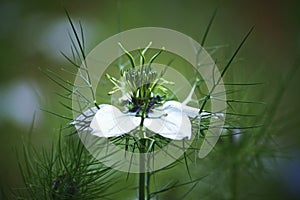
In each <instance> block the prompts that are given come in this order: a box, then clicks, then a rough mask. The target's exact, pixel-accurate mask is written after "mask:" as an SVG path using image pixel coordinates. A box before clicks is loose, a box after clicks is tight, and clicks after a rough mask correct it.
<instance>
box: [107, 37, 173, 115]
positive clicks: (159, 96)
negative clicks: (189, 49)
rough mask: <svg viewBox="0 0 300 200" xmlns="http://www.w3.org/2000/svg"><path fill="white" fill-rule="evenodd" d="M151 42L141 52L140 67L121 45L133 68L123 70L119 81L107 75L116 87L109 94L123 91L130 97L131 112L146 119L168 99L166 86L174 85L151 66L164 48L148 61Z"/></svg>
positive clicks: (129, 109) (128, 105) (129, 107)
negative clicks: (147, 53) (147, 55)
mask: <svg viewBox="0 0 300 200" xmlns="http://www.w3.org/2000/svg"><path fill="white" fill-rule="evenodd" d="M151 44H152V43H151V42H150V43H149V44H148V45H147V47H146V48H144V49H143V50H139V65H138V66H137V65H136V60H135V59H134V56H133V55H132V54H131V53H130V52H129V51H127V50H126V49H125V48H124V47H123V46H122V44H120V43H119V46H120V47H121V49H122V50H123V51H124V52H125V54H126V56H127V57H128V59H129V60H130V63H131V67H130V68H128V69H125V70H121V77H120V79H119V80H117V79H116V78H114V77H112V76H110V75H108V74H106V77H107V78H108V80H110V82H112V83H113V85H114V87H113V89H112V91H110V92H109V93H108V94H109V95H111V94H114V93H115V92H117V91H121V92H123V93H125V94H127V95H129V96H130V99H129V102H128V103H127V109H128V111H129V112H133V113H136V115H137V116H140V117H142V118H146V117H147V115H148V113H149V112H151V109H152V108H153V107H155V106H156V105H161V104H162V103H164V102H165V101H166V100H167V99H168V95H167V91H168V90H167V88H166V87H165V86H164V85H165V84H173V83H172V82H169V81H166V80H165V79H163V78H162V76H163V75H164V72H165V71H163V73H160V74H158V73H157V71H155V70H153V69H152V67H151V64H152V63H153V62H154V60H155V59H156V58H157V57H158V56H159V55H160V54H161V53H162V51H164V48H162V49H161V50H159V51H158V52H157V53H155V54H154V55H153V56H152V57H151V58H150V59H149V61H148V60H147V59H146V56H145V54H146V52H147V50H148V49H149V48H150V46H151Z"/></svg>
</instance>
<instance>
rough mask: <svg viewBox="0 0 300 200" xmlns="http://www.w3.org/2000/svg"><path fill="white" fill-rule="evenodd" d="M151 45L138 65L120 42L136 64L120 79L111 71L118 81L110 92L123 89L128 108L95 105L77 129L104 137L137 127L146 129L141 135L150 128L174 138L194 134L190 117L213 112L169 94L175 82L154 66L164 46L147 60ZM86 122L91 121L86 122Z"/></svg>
mask: <svg viewBox="0 0 300 200" xmlns="http://www.w3.org/2000/svg"><path fill="white" fill-rule="evenodd" d="M150 45H151V43H150V44H149V45H148V46H147V47H146V48H145V49H144V50H143V51H140V52H139V53H140V65H139V66H136V64H135V59H134V58H133V56H132V55H131V54H130V53H129V52H128V51H126V49H125V48H124V47H123V46H122V45H121V44H120V47H121V48H122V49H123V50H124V52H125V53H126V55H127V56H128V58H129V59H130V62H131V65H132V67H131V68H129V69H127V70H122V71H121V77H120V79H116V78H114V77H112V76H110V75H108V74H107V75H106V77H107V79H108V80H110V82H112V83H113V85H114V87H113V89H112V91H110V92H109V95H112V94H114V93H116V92H122V94H123V96H122V98H121V101H122V104H123V106H124V108H125V110H124V111H121V110H120V109H118V108H117V107H115V106H113V105H109V104H100V105H98V106H97V107H98V108H96V107H93V108H91V109H90V110H87V111H85V112H83V113H82V115H80V116H79V117H77V118H76V120H75V122H74V124H75V127H76V128H77V130H89V131H91V133H92V134H93V135H95V136H98V137H104V138H110V137H117V136H120V135H123V134H127V133H130V132H132V131H133V130H135V129H140V130H141V132H142V133H143V135H142V136H140V137H148V134H149V133H148V132H149V131H147V130H150V131H151V132H152V133H155V134H159V135H161V136H163V137H165V138H169V139H172V140H182V139H185V138H187V139H190V138H191V135H192V126H191V122H190V119H189V117H191V118H195V117H203V116H207V115H209V113H206V112H203V113H200V114H199V109H196V108H193V107H190V106H187V105H186V101H184V102H185V103H180V102H178V101H175V100H174V99H172V98H171V97H170V96H169V95H168V92H169V91H168V89H167V88H166V87H165V85H166V84H173V83H172V82H169V81H167V80H165V79H163V75H164V72H165V70H163V72H162V73H160V74H158V73H157V72H156V71H154V70H153V69H152V67H151V64H152V62H153V61H154V59H155V58H156V57H157V56H158V55H159V54H160V53H161V52H162V51H163V49H162V50H160V51H159V52H157V53H156V54H155V55H154V56H153V57H151V59H150V60H149V62H148V63H147V64H145V63H146V62H145V53H146V51H147V49H148V48H149V47H150ZM194 89H195V86H194V87H193V90H194ZM193 90H192V91H191V93H190V94H192V93H193ZM93 113H95V114H94V116H93ZM86 123H87V124H89V125H88V126H84V125H85V124H86Z"/></svg>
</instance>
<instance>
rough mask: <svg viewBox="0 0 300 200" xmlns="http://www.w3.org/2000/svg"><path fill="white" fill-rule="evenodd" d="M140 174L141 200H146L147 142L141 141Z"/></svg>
mask: <svg viewBox="0 0 300 200" xmlns="http://www.w3.org/2000/svg"><path fill="white" fill-rule="evenodd" d="M140 145H141V146H140V174H139V200H145V199H146V195H145V189H146V187H145V186H146V184H145V183H146V173H145V152H146V148H145V147H146V140H145V139H144V138H142V139H140Z"/></svg>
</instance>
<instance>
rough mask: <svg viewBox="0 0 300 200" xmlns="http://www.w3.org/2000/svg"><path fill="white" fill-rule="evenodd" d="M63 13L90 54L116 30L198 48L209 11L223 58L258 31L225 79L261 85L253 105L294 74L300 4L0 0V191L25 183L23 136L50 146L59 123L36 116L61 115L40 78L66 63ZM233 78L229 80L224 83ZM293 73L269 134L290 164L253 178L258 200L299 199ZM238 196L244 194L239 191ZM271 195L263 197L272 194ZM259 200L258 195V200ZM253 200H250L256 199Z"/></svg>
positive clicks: (299, 143) (282, 162) (299, 141)
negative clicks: (146, 32) (144, 32)
mask: <svg viewBox="0 0 300 200" xmlns="http://www.w3.org/2000/svg"><path fill="white" fill-rule="evenodd" d="M64 8H66V9H67V10H68V12H69V13H70V15H71V17H72V19H73V20H74V22H78V21H79V20H80V21H81V23H82V24H83V28H84V31H85V37H86V45H87V52H89V51H90V50H91V49H92V48H93V47H94V46H95V45H97V44H98V43H99V42H101V41H103V40H105V39H106V38H107V37H109V36H112V35H114V34H116V33H118V32H119V31H123V30H127V29H131V28H136V27H144V26H154V27H165V28H170V29H174V30H177V31H179V32H182V33H185V34H187V35H189V36H191V37H192V38H194V39H196V40H198V41H199V40H200V39H201V37H202V35H203V33H204V30H205V27H206V26H207V24H208V22H209V20H210V18H211V16H212V13H213V12H214V10H215V9H216V8H218V12H217V16H216V19H215V21H214V23H213V26H212V29H211V32H210V33H209V35H208V38H207V42H206V45H205V46H207V47H209V46H213V45H228V48H226V49H225V50H223V51H221V54H222V56H224V57H227V58H228V57H229V56H230V55H231V53H232V52H233V51H234V49H235V48H236V46H237V45H238V44H239V42H240V41H241V39H242V37H243V36H244V35H245V33H246V32H247V31H248V30H249V28H250V27H252V26H253V25H255V29H254V32H253V33H252V34H251V36H250V38H249V40H247V42H246V45H245V46H244V47H243V49H242V51H241V52H240V54H239V55H238V58H241V59H242V60H243V61H242V63H239V66H238V67H237V68H234V67H233V68H231V69H230V71H229V72H228V77H227V78H228V80H233V79H234V80H239V81H240V80H241V81H245V82H264V83H266V84H265V85H264V86H262V87H261V88H259V89H258V91H257V93H256V94H255V92H254V94H255V95H256V97H255V98H256V100H263V101H265V102H267V103H272V102H273V101H274V94H275V93H276V91H278V90H279V88H280V86H281V85H282V84H283V82H282V81H283V80H285V79H289V77H286V76H287V74H288V72H289V71H290V70H291V69H292V68H293V67H294V65H295V62H296V60H297V59H298V58H299V53H300V51H299V50H300V3H299V1H297V0H286V1H282V0H281V1H280V0H273V1H271V0H266V1H259V0H228V1H216V0H211V1H203V0H186V1H183V0H181V1H179V0H164V1H160V0H151V1H150V0H144V1H139V0H123V1H122V0H121V1H116V0H111V1H109V0H100V1H97V0H89V1H79V0H73V1H68V0H64V1H58V0H55V1H38V0H24V1H23V0H22V1H21V0H19V1H18V0H1V2H0V21H1V26H0V44H1V45H0V53H1V54H0V56H1V64H0V66H1V67H0V76H1V79H0V94H1V98H0V130H1V131H0V141H1V145H0V163H1V171H0V184H1V185H2V187H3V188H4V189H5V190H7V188H9V187H18V186H20V185H22V181H21V176H20V173H19V170H18V165H17V157H16V151H18V150H20V148H21V145H22V143H23V142H24V141H26V140H28V137H29V134H28V133H29V130H30V125H31V122H32V119H33V117H34V115H36V119H37V120H36V123H35V126H34V132H33V134H32V135H31V136H30V137H31V140H32V141H33V143H34V144H36V145H37V146H49V144H50V143H51V141H52V140H53V138H56V137H57V132H58V128H59V126H60V124H61V123H62V122H61V120H60V119H59V118H57V117H55V116H52V115H49V114H47V113H44V112H42V111H40V109H39V108H46V109H47V110H56V111H59V110H60V109H61V107H60V106H59V104H58V100H57V96H55V94H54V93H55V92H59V91H60V89H59V88H58V87H56V86H55V85H54V84H53V83H52V82H51V81H49V80H48V79H47V78H46V77H45V76H44V75H43V74H42V73H41V71H40V70H39V68H41V69H47V68H50V69H52V70H54V71H58V70H59V69H60V68H61V67H65V66H70V64H69V63H68V62H67V61H66V60H65V59H64V58H63V56H62V55H61V54H60V52H61V51H63V52H66V53H67V54H69V53H70V50H69V49H70V44H71V43H70V40H69V36H68V31H69V32H70V26H69V24H68V21H67V18H66V14H65V12H64ZM230 74H231V75H230ZM233 74H234V76H235V77H234V78H233V77H231V76H233ZM299 76H300V72H299V71H297V72H296V74H294V78H293V79H292V80H291V82H290V84H289V85H288V87H287V88H286V91H285V93H284V94H283V98H282V101H280V104H279V105H278V106H279V107H278V108H279V109H278V112H276V113H274V115H276V116H275V117H274V120H273V121H272V126H273V127H275V128H276V130H277V132H279V133H280V139H279V142H280V144H279V145H280V146H284V147H287V148H286V154H287V155H288V157H289V158H288V159H279V163H278V165H276V166H270V167H271V168H276V170H275V171H273V172H272V173H275V174H271V175H270V178H268V179H267V180H264V181H262V182H260V181H259V178H258V177H256V178H257V180H256V181H257V182H255V183H256V184H255V185H251V187H254V188H256V189H254V191H256V192H257V193H259V194H260V195H265V196H263V197H264V199H274V198H275V197H277V198H278V199H281V197H285V198H287V199H288V198H291V199H292V198H295V199H297V197H299V196H300V193H299V191H300V135H299V119H300V117H299V116H298V113H299V111H300V109H299V108H300V105H299V100H300V95H299V94H300V93H299V81H300V79H299V78H300V77H299ZM241 191H242V192H243V191H247V188H242V189H241ZM270 194H272V195H271V196H272V197H274V198H272V197H270V198H269V195H270ZM260 197H262V196H260ZM254 199H255V198H254Z"/></svg>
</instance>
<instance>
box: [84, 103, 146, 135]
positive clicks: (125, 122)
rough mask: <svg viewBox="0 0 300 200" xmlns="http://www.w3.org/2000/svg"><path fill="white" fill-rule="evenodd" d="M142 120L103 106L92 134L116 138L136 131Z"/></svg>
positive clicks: (96, 116)
mask: <svg viewBox="0 0 300 200" xmlns="http://www.w3.org/2000/svg"><path fill="white" fill-rule="evenodd" d="M139 123H140V118H138V117H135V116H130V115H128V114H124V113H122V112H121V111H120V110H119V109H118V108H116V107H114V106H111V105H107V104H102V106H101V109H100V110H98V111H97V113H96V115H95V117H94V118H93V120H92V122H91V125H90V127H91V128H92V130H93V131H92V134H93V135H96V136H98V137H106V138H107V137H116V136H120V135H123V134H125V133H128V132H130V131H131V130H133V129H135V128H136V127H137V126H138V125H139Z"/></svg>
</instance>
